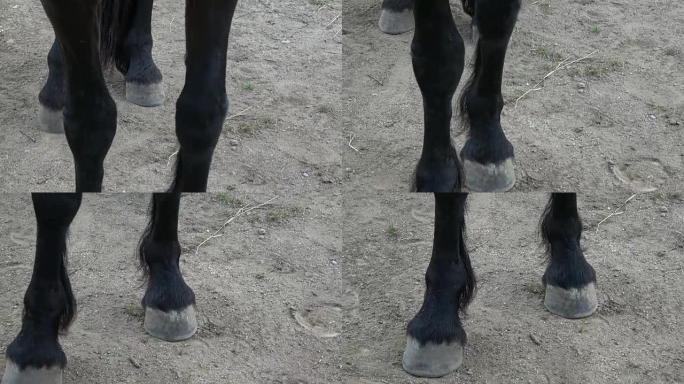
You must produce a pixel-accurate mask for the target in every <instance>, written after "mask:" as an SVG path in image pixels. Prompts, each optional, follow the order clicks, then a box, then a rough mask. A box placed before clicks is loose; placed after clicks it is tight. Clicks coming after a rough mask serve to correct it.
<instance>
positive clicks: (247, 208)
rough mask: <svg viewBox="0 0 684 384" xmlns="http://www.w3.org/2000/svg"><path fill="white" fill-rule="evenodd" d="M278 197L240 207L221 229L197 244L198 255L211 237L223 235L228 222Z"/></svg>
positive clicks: (196, 252) (196, 251)
mask: <svg viewBox="0 0 684 384" xmlns="http://www.w3.org/2000/svg"><path fill="white" fill-rule="evenodd" d="M277 198H278V196H274V197H272V198H270V199H268V200H267V201H265V202H263V203H260V204H256V205H252V206H247V205H245V206H244V207H240V209H238V210H237V212H235V214H234V215H233V216H231V217H230V218H228V220H226V221H225V222H224V223H223V225H221V227H219V229H217V230H216V231H214V233H212V234H211V236H209V237H207V238H206V239H204V241H202V242H201V243H199V244H198V245H197V248H195V255H197V254H198V253H199V249H200V247H201V246H203V245H204V244H206V243H207V241H209V240H211V239H213V238H216V237H221V236H223V235H222V234H220V232H221V231H223V229H224V228H225V227H226V226H228V224H230V223H232V222H233V221H235V219H237V218H238V217H240V216H242V215H244V214H246V213H248V212H251V211H253V210H255V209H259V208H261V207H263V206H265V205H268V204H271V203H272V202H273V200H275V199H277Z"/></svg>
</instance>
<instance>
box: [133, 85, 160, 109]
mask: <svg viewBox="0 0 684 384" xmlns="http://www.w3.org/2000/svg"><path fill="white" fill-rule="evenodd" d="M164 98H165V95H164V85H163V84H162V83H161V82H159V83H151V84H139V83H133V82H126V100H128V101H130V102H131V103H133V104H136V105H140V106H141V107H156V106H158V105H162V104H163V103H164Z"/></svg>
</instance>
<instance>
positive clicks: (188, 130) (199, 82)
mask: <svg viewBox="0 0 684 384" xmlns="http://www.w3.org/2000/svg"><path fill="white" fill-rule="evenodd" d="M236 4H237V0H204V1H199V0H187V2H186V7H185V34H186V50H187V52H186V55H187V57H186V60H185V63H186V70H185V86H184V87H183V90H182V91H181V94H180V96H179V97H178V101H177V102H176V135H177V136H178V141H179V142H180V150H179V151H178V157H177V162H176V177H175V180H174V185H173V186H172V189H173V190H175V191H182V192H203V191H205V190H206V189H207V179H208V177H209V168H210V166H211V158H212V156H213V153H214V148H215V147H216V143H217V141H218V138H219V135H220V134H221V129H222V128H223V122H224V120H225V117H226V113H227V112H228V97H227V96H226V50H227V49H228V35H229V34H230V25H231V23H232V20H233V13H234V11H235V6H236Z"/></svg>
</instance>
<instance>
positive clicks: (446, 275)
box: [403, 194, 475, 377]
mask: <svg viewBox="0 0 684 384" xmlns="http://www.w3.org/2000/svg"><path fill="white" fill-rule="evenodd" d="M466 198H467V195H466V194H435V234H434V240H433V246H432V258H431V259H430V264H429V266H428V269H427V272H426V274H425V285H426V290H425V297H424V299H423V306H422V307H421V308H420V311H419V312H418V314H417V315H416V316H415V317H414V318H413V320H411V322H410V323H409V325H408V329H407V334H408V335H407V342H406V349H405V350H404V358H403V367H404V370H405V371H407V372H408V373H410V374H412V375H415V376H425V377H439V376H444V375H446V374H447V373H449V372H451V371H453V370H455V369H456V368H458V367H459V366H460V365H461V363H462V362H463V347H464V345H465V343H466V333H465V331H464V330H463V327H462V325H461V321H460V319H459V317H458V312H459V310H462V309H465V308H466V306H467V305H468V303H469V302H470V300H471V298H472V296H473V293H474V290H475V275H474V274H473V270H472V267H471V265H470V257H469V256H468V251H467V249H466V246H465V236H464V234H465V218H464V215H465V203H466Z"/></svg>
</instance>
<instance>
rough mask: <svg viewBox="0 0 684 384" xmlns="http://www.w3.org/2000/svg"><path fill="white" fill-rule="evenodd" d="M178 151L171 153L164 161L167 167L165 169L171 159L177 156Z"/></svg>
mask: <svg viewBox="0 0 684 384" xmlns="http://www.w3.org/2000/svg"><path fill="white" fill-rule="evenodd" d="M178 151H180V149H176V152H174V153H172V154H171V155H170V156H169V158H168V159H166V166H167V167H168V166H169V164H171V159H173V157H174V156H176V155H177V154H178Z"/></svg>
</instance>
